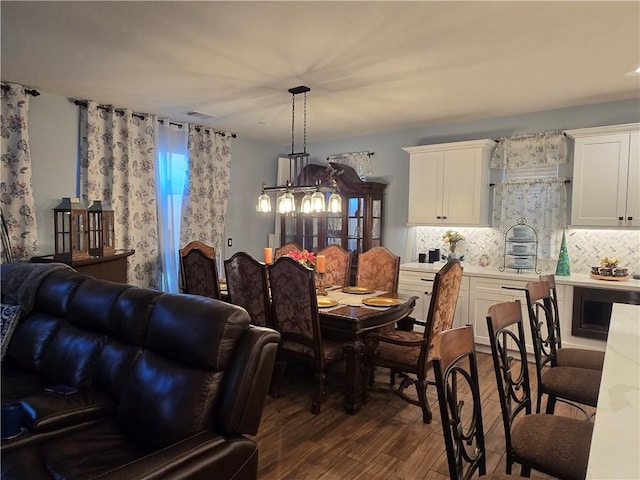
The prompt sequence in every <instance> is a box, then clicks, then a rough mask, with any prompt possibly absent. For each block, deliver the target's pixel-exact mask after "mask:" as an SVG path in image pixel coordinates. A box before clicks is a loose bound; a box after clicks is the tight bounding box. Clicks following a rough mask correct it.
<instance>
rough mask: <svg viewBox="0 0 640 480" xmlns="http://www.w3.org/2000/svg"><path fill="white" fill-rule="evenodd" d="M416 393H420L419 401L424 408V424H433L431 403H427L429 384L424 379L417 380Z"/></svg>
mask: <svg viewBox="0 0 640 480" xmlns="http://www.w3.org/2000/svg"><path fill="white" fill-rule="evenodd" d="M416 391H417V392H418V401H419V402H420V407H421V408H422V422H423V423H431V418H432V415H431V409H430V408H429V402H427V383H426V381H425V380H424V379H418V380H416Z"/></svg>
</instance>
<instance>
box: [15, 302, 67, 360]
mask: <svg viewBox="0 0 640 480" xmlns="http://www.w3.org/2000/svg"><path fill="white" fill-rule="evenodd" d="M63 323H64V322H63V320H62V319H60V318H57V317H53V316H51V315H45V314H42V313H33V314H31V315H29V316H27V317H23V318H21V319H20V321H19V322H18V325H17V327H16V329H15V330H14V332H13V336H12V337H11V342H10V343H9V348H8V350H7V359H8V360H9V361H10V362H11V363H14V364H15V365H16V366H18V367H21V368H22V369H24V370H26V371H31V372H38V371H39V370H40V369H39V366H40V364H41V362H42V357H43V356H44V353H45V351H46V349H47V347H48V346H49V344H50V343H51V340H52V339H53V337H54V336H55V334H56V333H58V330H59V329H60V328H61V327H62V324H63Z"/></svg>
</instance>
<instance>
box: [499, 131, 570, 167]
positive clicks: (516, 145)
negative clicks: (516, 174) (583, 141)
mask: <svg viewBox="0 0 640 480" xmlns="http://www.w3.org/2000/svg"><path fill="white" fill-rule="evenodd" d="M559 163H567V138H566V137H565V135H564V132H562V131H561V130H549V131H548V132H542V133H533V134H527V135H516V136H514V137H504V138H501V139H500V140H499V141H498V144H497V145H496V148H495V149H494V150H493V155H492V158H491V168H506V169H507V170H511V169H516V168H527V167H533V166H536V165H545V164H559Z"/></svg>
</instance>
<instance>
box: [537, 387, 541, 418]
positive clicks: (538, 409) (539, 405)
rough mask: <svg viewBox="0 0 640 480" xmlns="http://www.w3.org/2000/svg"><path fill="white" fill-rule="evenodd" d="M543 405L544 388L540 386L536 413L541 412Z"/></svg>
mask: <svg viewBox="0 0 640 480" xmlns="http://www.w3.org/2000/svg"><path fill="white" fill-rule="evenodd" d="M541 405H542V390H541V389H540V388H538V401H537V402H536V413H540V408H541Z"/></svg>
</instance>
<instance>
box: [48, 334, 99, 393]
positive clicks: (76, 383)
mask: <svg viewBox="0 0 640 480" xmlns="http://www.w3.org/2000/svg"><path fill="white" fill-rule="evenodd" d="M103 341H104V336H102V335H99V334H96V333H93V332H89V331H86V330H81V329H79V328H77V327H74V326H73V325H70V324H64V325H63V326H62V327H61V328H60V330H59V331H58V333H57V334H56V336H55V337H54V338H53V340H52V341H51V344H50V345H49V348H47V350H46V352H45V355H44V358H43V362H42V365H41V368H40V370H41V373H42V376H43V377H44V379H45V380H44V381H45V382H49V383H48V385H69V386H72V387H84V386H88V385H89V382H90V380H91V373H92V369H93V366H94V364H95V361H96V358H97V357H98V353H99V352H100V349H101V348H102V343H103Z"/></svg>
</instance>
